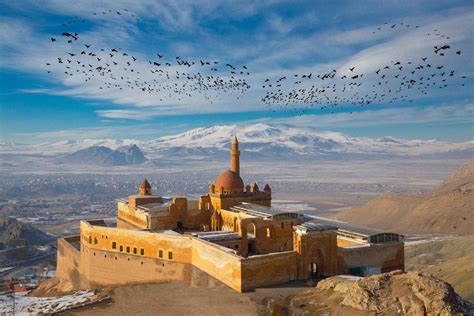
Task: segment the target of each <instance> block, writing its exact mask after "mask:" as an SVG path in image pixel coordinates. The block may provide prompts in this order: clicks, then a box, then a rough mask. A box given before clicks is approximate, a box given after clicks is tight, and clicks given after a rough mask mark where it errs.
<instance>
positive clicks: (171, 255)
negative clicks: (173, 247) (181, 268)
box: [168, 251, 173, 260]
mask: <svg viewBox="0 0 474 316" xmlns="http://www.w3.org/2000/svg"><path fill="white" fill-rule="evenodd" d="M168 259H169V260H173V253H172V252H171V251H168Z"/></svg>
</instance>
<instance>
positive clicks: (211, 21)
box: [0, 0, 474, 143]
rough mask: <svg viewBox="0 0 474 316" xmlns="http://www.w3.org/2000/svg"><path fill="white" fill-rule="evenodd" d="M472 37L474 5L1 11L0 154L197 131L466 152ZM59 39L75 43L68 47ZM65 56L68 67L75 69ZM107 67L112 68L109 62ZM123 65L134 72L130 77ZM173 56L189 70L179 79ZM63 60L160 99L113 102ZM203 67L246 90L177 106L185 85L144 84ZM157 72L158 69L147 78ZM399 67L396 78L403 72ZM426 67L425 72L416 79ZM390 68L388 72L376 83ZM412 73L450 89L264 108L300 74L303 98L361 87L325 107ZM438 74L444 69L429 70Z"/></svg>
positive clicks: (108, 6)
mask: <svg viewBox="0 0 474 316" xmlns="http://www.w3.org/2000/svg"><path fill="white" fill-rule="evenodd" d="M117 12H118V13H117ZM402 23H403V24H402ZM392 25H395V26H394V27H391V26H392ZM415 26H417V27H415ZM473 30H474V2H472V1H457V0H451V1H413V0H412V1H401V0H400V1H390V0H387V1H337V0H336V1H205V0H202V1H165V0H162V1H151V0H144V1H136V0H116V1H100V2H97V1H90V0H81V1H75V2H71V1H65V0H64V1H62V0H52V1H29V0H23V1H0V142H16V143H39V142H49V141H58V140H65V139H84V138H124V139H140V140H148V139H154V138H157V137H160V136H164V135H170V134H177V133H180V132H183V131H186V130H189V129H192V128H196V127H202V126H209V125H216V124H235V123H253V122H267V123H286V124H294V125H297V126H298V125H299V126H305V127H311V128H314V129H317V130H330V131H338V132H343V133H346V134H349V135H353V136H369V137H383V136H393V137H400V138H408V139H413V138H420V139H441V140H447V141H455V142H463V141H468V140H472V139H474V92H473V91H474V89H473V80H472V78H473V70H474V58H473V57H474V36H473V32H474V31H473ZM63 32H68V33H72V34H74V33H77V34H78V35H77V37H78V39H77V40H74V39H73V38H72V37H67V36H63V35H61V34H62V33H63ZM427 34H430V35H429V36H427ZM436 34H442V35H443V36H441V35H436ZM448 37H449V38H448ZM51 38H54V39H55V41H54V42H53V41H52V40H51ZM67 40H71V43H68V42H67ZM86 44H87V45H90V47H87V48H86V47H85V46H84V45H86ZM442 45H449V46H450V49H448V50H446V56H440V55H439V54H436V53H435V52H434V51H433V47H434V46H442ZM101 49H103V51H101ZM112 49H116V50H117V52H113V51H112ZM81 51H84V52H85V54H82V55H81V54H80V53H81ZM456 51H460V52H461V53H460V54H456V53H455V52H456ZM89 52H94V53H95V54H96V56H89V55H88V54H89ZM68 53H73V54H75V56H74V58H75V59H77V61H76V60H74V58H71V57H72V56H71V57H70V56H69V55H68ZM123 53H126V54H127V56H125V55H123ZM157 53H159V54H160V55H161V56H163V57H162V58H159V57H158V56H157V55H156V54H157ZM109 54H112V55H114V57H112V56H111V57H110V59H108V58H109V57H108V55H109ZM131 56H134V58H135V59H136V60H134V61H133V66H127V65H126V62H127V61H131V59H130V57H131ZM177 56H179V57H180V58H181V59H183V60H187V61H195V62H196V65H193V66H192V67H187V66H179V65H177V64H176V57H177ZM424 57H426V58H427V60H422V58H424ZM58 58H61V59H62V61H64V63H62V64H61V63H59V62H58ZM68 58H71V59H73V60H72V62H71V63H72V64H74V62H81V64H79V63H78V64H77V65H79V66H77V67H80V66H81V65H85V66H86V67H88V66H87V64H89V65H90V64H91V63H92V64H93V65H90V66H91V67H92V66H93V67H92V69H94V68H96V67H97V66H104V63H106V62H107V63H108V64H110V65H111V66H110V67H109V69H111V71H112V70H113V75H114V76H115V78H116V79H117V78H120V77H122V78H124V77H125V78H129V79H128V80H129V81H131V82H132V83H133V82H135V83H136V82H139V84H142V83H143V82H147V83H150V82H155V83H156V84H157V85H162V86H163V87H164V88H163V89H161V90H160V91H152V92H149V91H142V90H141V89H131V88H126V87H125V86H126V85H127V84H125V82H126V81H127V79H124V80H122V83H123V84H121V85H120V87H122V88H123V89H120V88H119V85H117V86H109V87H107V86H106V85H107V83H106V82H107V76H101V75H100V74H99V72H100V70H99V71H96V72H95V74H96V76H94V77H92V78H91V77H89V78H90V80H85V78H86V77H85V76H81V75H78V74H77V73H74V75H71V74H70V73H69V71H73V70H69V69H65V68H64V67H65V64H66V65H67V61H66V60H67V59H68ZM96 58H100V59H101V61H96ZM200 60H204V61H211V62H212V61H218V63H219V64H218V66H216V67H218V68H219V69H218V71H217V72H216V75H217V74H219V75H220V76H221V78H223V80H229V79H230V78H231V76H232V75H231V73H230V72H229V71H230V70H231V69H229V67H226V66H224V64H226V63H229V64H231V65H234V66H235V67H237V68H238V69H239V70H243V69H244V68H242V67H243V66H245V69H247V70H248V72H249V75H241V76H238V74H237V75H235V76H236V77H238V78H241V79H245V82H246V83H247V84H248V85H249V88H248V89H246V90H245V91H244V92H236V91H233V92H231V91H225V92H224V91H222V90H212V89H211V90H210V91H209V92H206V93H199V92H197V91H195V90H193V91H191V90H189V91H188V92H189V95H186V96H184V95H182V94H178V93H175V92H174V91H173V89H169V87H168V86H167V84H178V85H183V82H184V80H183V78H182V77H181V79H176V78H171V79H167V78H165V77H164V76H161V75H160V76H158V75H157V73H152V72H151V71H150V70H153V71H155V70H158V69H165V68H163V67H165V65H164V63H165V62H169V63H170V64H172V65H171V66H169V68H166V69H165V70H169V72H175V71H178V72H181V71H184V70H183V67H184V68H185V69H186V71H189V72H193V73H194V74H196V73H197V72H202V73H203V74H204V72H205V71H206V70H205V69H204V68H205V67H204V68H199V67H200V65H199V61H200ZM113 61H116V62H117V65H115V64H112V62H113ZM154 61H156V62H158V63H160V66H156V67H155V66H154V65H151V66H150V62H154ZM395 62H400V65H403V66H405V68H403V70H400V71H399V73H398V72H397V71H398V70H397V69H396V67H395ZM408 62H410V63H411V64H408ZM428 63H429V64H432V67H431V68H432V69H429V70H428V68H426V64H428ZM48 64H49V65H48ZM386 65H389V66H390V67H391V68H390V69H388V70H384V68H383V67H384V66H386ZM416 65H423V66H425V68H423V69H422V70H419V71H418V70H416V71H417V73H416V76H418V77H420V76H423V77H425V78H426V77H428V76H429V73H428V71H431V72H436V71H437V77H436V78H439V80H441V79H442V78H444V79H448V80H447V82H446V84H447V86H446V87H442V88H439V87H438V86H436V87H432V88H429V89H428V90H426V93H422V92H421V91H422V90H419V89H416V87H414V88H413V89H409V90H405V91H406V92H404V93H407V95H408V96H407V98H405V99H404V100H401V99H398V100H392V102H389V101H388V97H386V98H385V100H380V101H374V102H371V103H370V104H366V105H364V106H360V104H351V103H350V102H344V101H343V102H339V103H338V105H337V106H333V107H324V106H325V104H317V105H314V104H313V106H308V105H307V104H302V103H291V102H290V103H289V104H280V105H273V106H271V107H269V106H268V105H267V104H265V103H264V102H262V97H264V96H265V94H266V92H267V91H268V84H267V83H265V80H266V79H267V78H269V79H270V80H271V81H272V82H273V88H275V86H276V82H275V81H276V79H278V78H281V77H283V76H285V77H288V78H290V76H293V75H294V74H299V76H300V77H299V78H301V76H302V75H303V74H306V75H308V74H310V73H311V74H314V75H313V77H312V79H311V80H307V79H306V78H305V79H301V80H303V81H304V83H302V85H301V86H299V87H300V88H302V89H308V88H309V87H310V86H311V85H314V86H316V87H318V88H319V89H321V90H322V89H324V86H325V85H333V84H334V85H337V86H338V87H342V85H343V84H344V83H345V82H346V83H347V82H350V81H347V80H350V77H351V76H353V75H355V74H358V75H359V76H360V75H361V74H363V75H364V77H363V79H362V77H361V78H358V79H357V81H352V82H363V85H362V86H358V87H350V86H348V87H347V91H346V90H345V91H342V89H338V90H337V91H335V92H329V98H330V99H332V100H334V99H339V100H341V99H344V97H347V96H348V95H351V96H357V97H362V96H364V95H366V96H374V95H378V96H380V95H382V94H387V95H389V94H392V95H394V91H396V89H397V88H398V85H397V83H398V84H399V82H400V81H399V80H398V81H397V80H395V79H394V77H395V76H396V75H397V74H399V75H400V78H401V77H403V76H408V77H409V76H410V72H411V71H412V69H413V70H414V67H415V66H416ZM122 66H125V67H122ZM439 66H443V68H442V69H439V70H437V69H435V67H439ZM104 67H105V66H104ZM132 67H133V69H134V70H135V72H134V73H133V74H132V73H131V72H130V71H131V69H132ZM160 67H161V68H160ZM206 67H207V66H206ZM352 67H355V69H353V70H351V68H352ZM410 67H411V68H410ZM125 68H126V69H125ZM74 69H75V68H74ZM79 69H80V68H79ZM86 69H87V68H86ZM206 69H207V71H208V73H211V72H210V70H209V68H206ZM378 69H382V72H384V71H386V72H385V74H386V76H387V78H388V77H390V78H391V80H390V81H389V82H388V81H387V82H388V83H383V82H382V83H383V88H382V87H381V86H380V85H377V81H379V80H380V79H379V77H378V74H377V75H376V73H375V72H376V71H377V70H378ZM247 70H246V71H247ZM331 71H335V72H336V75H335V76H334V78H330V79H326V80H325V81H324V80H321V79H320V78H317V77H316V75H317V74H320V75H321V76H322V75H323V74H327V73H330V72H331ZM452 71H454V73H453V74H454V75H453V76H451V77H449V78H448V75H449V74H450V73H451V72H452ZM137 72H140V74H137ZM90 73H94V72H90ZM441 73H445V74H444V75H443V77H440V76H441ZM342 76H346V77H349V79H342V78H341V77H342ZM444 76H446V77H444ZM418 77H417V78H416V79H417V80H418ZM462 77H464V78H462ZM292 78H293V77H292ZM397 78H398V77H397ZM291 80H293V79H291ZM305 80H306V81H305ZM344 80H346V81H344ZM425 80H426V79H425ZM433 80H434V79H433ZM108 81H109V82H110V80H108ZM115 82H117V81H115ZM285 82H286V83H285V85H284V86H283V87H282V89H284V90H285V89H286V90H285V91H290V90H291V89H293V88H294V86H293V82H291V83H290V82H289V79H288V80H286V81H285ZM439 83H441V81H439ZM132 85H133V84H132ZM265 85H266V86H267V90H265V88H263V86H265ZM167 87H168V88H167ZM188 88H189V89H190V86H187V89H188ZM353 88H354V89H353ZM438 88H439V89H438ZM326 90H329V89H326ZM388 91H390V92H388ZM379 99H380V98H379ZM328 103H331V104H332V103H333V102H331V101H328Z"/></svg>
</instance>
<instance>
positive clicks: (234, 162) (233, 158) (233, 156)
mask: <svg viewBox="0 0 474 316" xmlns="http://www.w3.org/2000/svg"><path fill="white" fill-rule="evenodd" d="M230 171H233V172H235V173H236V174H237V175H238V176H240V150H239V141H238V140H237V136H234V139H232V149H231V151H230Z"/></svg>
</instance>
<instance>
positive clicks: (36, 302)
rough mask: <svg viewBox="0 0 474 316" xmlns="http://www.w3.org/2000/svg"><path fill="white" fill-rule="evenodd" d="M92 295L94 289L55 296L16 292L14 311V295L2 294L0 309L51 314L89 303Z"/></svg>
mask: <svg viewBox="0 0 474 316" xmlns="http://www.w3.org/2000/svg"><path fill="white" fill-rule="evenodd" d="M92 296H94V292H93V291H78V292H76V293H74V294H70V295H64V296H53V297H32V296H26V295H22V294H18V293H16V294H15V297H14V299H15V311H13V296H12V295H0V310H1V311H5V312H7V313H12V314H13V315H38V314H47V315H49V314H53V313H58V312H61V311H65V310H68V309H70V308H73V307H78V306H81V305H82V304H85V303H88V302H90V301H91V297H92Z"/></svg>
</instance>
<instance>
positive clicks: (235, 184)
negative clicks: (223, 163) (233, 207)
mask: <svg viewBox="0 0 474 316" xmlns="http://www.w3.org/2000/svg"><path fill="white" fill-rule="evenodd" d="M221 188H224V192H243V191H244V181H243V180H242V178H241V177H240V176H239V175H238V174H237V173H235V172H233V171H230V170H226V171H224V172H222V173H221V174H220V175H219V176H218V177H217V180H216V190H218V191H219V190H220V189H221ZM224 192H221V193H224Z"/></svg>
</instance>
